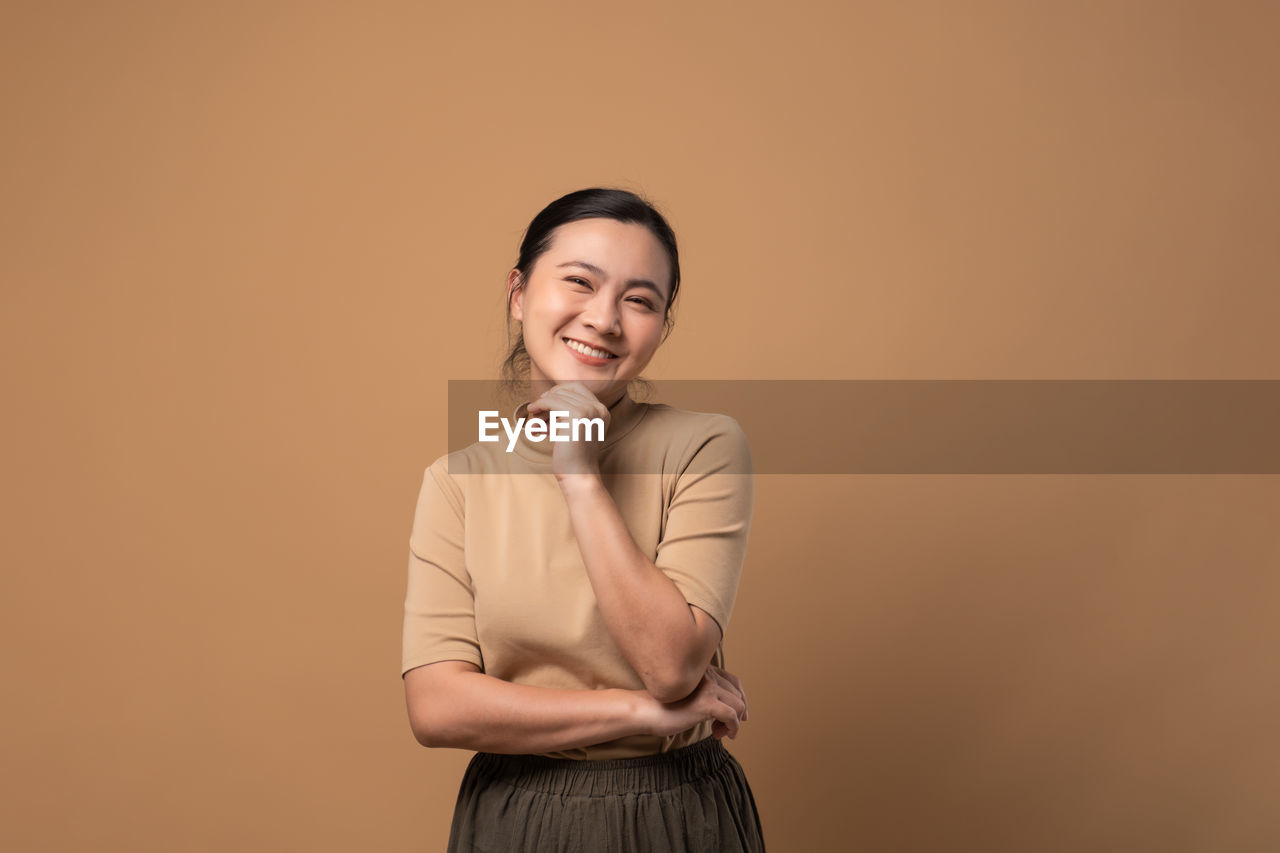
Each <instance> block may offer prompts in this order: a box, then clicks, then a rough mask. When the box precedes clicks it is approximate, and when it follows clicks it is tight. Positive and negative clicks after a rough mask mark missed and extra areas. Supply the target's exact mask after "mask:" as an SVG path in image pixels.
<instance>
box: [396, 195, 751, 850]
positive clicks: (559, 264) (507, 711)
mask: <svg viewBox="0 0 1280 853" xmlns="http://www.w3.org/2000/svg"><path fill="white" fill-rule="evenodd" d="M679 282H680V268H679V261H678V255H677V251H676V242H675V235H674V234H673V233H672V231H671V228H670V227H669V226H668V224H667V222H666V221H665V219H663V217H662V216H661V214H659V213H658V212H657V211H656V210H654V209H653V207H652V206H650V205H649V204H648V203H647V202H645V201H644V200H643V199H641V198H639V197H638V196H636V195H634V194H632V193H630V192H626V191H623V190H613V189H588V190H580V191H578V192H574V193H570V194H569V195H566V196H564V197H563V198H560V199H558V200H556V201H554V202H552V203H551V204H550V205H548V206H547V207H546V208H545V209H544V210H543V211H542V212H540V213H539V214H538V215H537V216H536V217H535V218H534V219H533V221H532V222H531V223H530V225H529V228H528V229H527V231H526V233H525V237H524V240H523V242H522V244H521V248H520V257H519V259H518V260H517V262H516V266H515V268H514V269H512V270H511V272H510V274H509V275H508V278H507V310H508V316H509V317H511V318H514V319H515V321H516V322H517V323H518V324H519V331H520V333H519V335H518V336H517V338H518V340H517V342H516V345H515V347H514V348H513V349H512V351H511V352H510V353H509V354H508V358H507V362H506V364H505V365H504V371H505V372H506V373H507V376H508V378H509V379H510V378H519V379H527V381H528V388H529V398H528V402H527V403H524V404H522V405H521V406H520V407H518V409H517V410H516V412H515V413H514V416H513V417H511V418H509V419H508V422H509V423H519V418H526V419H527V420H526V423H530V422H532V421H533V420H540V421H542V422H544V423H545V422H546V421H547V419H548V413H550V412H553V411H554V412H563V413H567V415H566V418H567V419H572V418H599V419H600V421H601V422H602V423H603V424H604V430H603V438H600V437H599V435H596V436H592V437H591V439H590V440H588V439H586V438H582V439H580V440H578V441H569V442H566V441H559V442H552V441H546V440H541V441H540V440H538V439H537V437H536V435H533V434H531V432H521V433H520V434H519V437H518V439H517V440H515V441H513V442H508V441H507V440H506V438H505V437H504V438H503V439H502V440H501V441H498V442H479V441H478V442H477V443H475V444H473V445H471V446H470V447H468V448H466V449H465V450H463V451H459V452H458V453H454V454H451V455H449V456H444V457H441V458H440V459H437V460H436V461H435V462H434V463H432V465H431V466H430V467H429V468H428V469H427V471H426V474H425V476H424V478H423V485H422V490H421V493H420V495H419V498H418V505H417V509H416V512H415V516H414V524H413V532H412V534H411V536H410V557H409V579H408V588H407V593H406V598H405V621H404V649H403V651H404V654H403V661H402V672H403V676H404V683H405V696H406V702H407V705H408V711H409V719H410V724H411V726H412V729H413V732H414V736H415V737H416V738H417V740H418V741H419V742H420V743H422V744H423V745H424V746H431V747H455V748H460V749H470V750H475V751H476V752H477V754H476V756H475V757H474V758H473V759H472V761H471V763H470V765H469V766H468V768H467V772H466V775H465V777H464V779H463V781H462V786H461V790H460V791H459V795H458V801H457V804H456V807H455V812H454V819H453V826H452V830H451V832H450V839H449V850H451V851H471V850H477V851H478V850H502V851H507V850H530V851H533V850H537V851H550V850H555V851H560V850H575V851H577V850H583V851H596V850H628V851H631V850H635V851H640V850H653V851H663V852H664V853H673V851H684V850H688V851H721V850H724V851H731V850H732V851H738V850H743V851H758V850H763V849H764V842H763V839H762V834H761V828H760V821H759V817H758V815H757V813H756V808H755V802H754V798H753V796H752V793H751V789H750V787H749V786H748V784H747V780H746V777H745V776H744V774H743V771H742V768H741V766H740V765H739V764H738V762H737V761H736V760H735V759H734V758H733V756H732V755H731V754H730V753H729V752H728V751H727V750H725V749H724V747H723V746H722V744H721V742H720V739H721V738H723V737H725V736H726V735H727V736H729V737H736V736H737V734H738V732H739V729H740V726H741V723H742V721H743V720H745V719H746V718H747V714H748V712H747V700H746V696H745V694H744V692H743V690H742V685H741V683H740V682H739V680H738V679H737V678H736V677H735V676H733V675H732V674H731V673H729V672H727V671H725V670H724V668H723V663H724V659H723V647H722V637H723V628H724V627H725V626H726V625H727V624H728V619H729V615H730V612H731V610H732V607H733V602H734V598H735V596H736V593H737V587H738V578H739V575H740V573H741V569H742V562H743V558H744V555H745V552H746V541H747V533H748V529H749V526H750V519H751V506H752V499H753V489H752V481H751V459H750V450H749V448H748V446H747V442H746V438H745V436H744V434H743V433H742V430H741V428H740V427H739V426H738V424H737V422H736V421H734V420H733V419H732V418H729V417H726V416H724V415H718V414H703V413H699V412H686V411H682V410H679V409H674V408H672V407H670V406H666V405H650V404H645V403H638V402H636V401H634V400H632V399H631V397H630V396H629V395H628V393H627V390H628V385H629V384H630V383H631V381H632V380H634V379H635V378H636V377H637V376H639V374H640V372H641V371H642V370H643V369H644V368H645V366H646V365H647V364H648V363H649V360H650V359H651V358H652V357H653V354H654V353H655V352H656V350H657V348H658V346H659V344H660V343H661V342H662V340H663V339H664V337H665V333H666V332H667V331H669V329H670V319H671V307H672V303H673V302H674V300H675V297H676V293H677V290H678V287H679ZM526 371H527V376H526V375H525V373H526Z"/></svg>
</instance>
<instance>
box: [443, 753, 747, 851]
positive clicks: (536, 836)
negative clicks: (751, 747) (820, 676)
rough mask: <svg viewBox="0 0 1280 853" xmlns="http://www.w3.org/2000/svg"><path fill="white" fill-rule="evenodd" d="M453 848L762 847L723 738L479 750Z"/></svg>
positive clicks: (458, 810) (462, 796) (463, 790)
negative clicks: (554, 752)
mask: <svg viewBox="0 0 1280 853" xmlns="http://www.w3.org/2000/svg"><path fill="white" fill-rule="evenodd" d="M448 849H449V853H516V851H519V853H551V851H556V853H559V851H589V853H595V851H617V853H695V851H696V853H721V852H722V851H723V853H739V851H741V853H762V851H763V850H764V836H763V832H762V831H761V828H760V816H759V815H758V814H757V812H756V803H755V797H754V796H753V795H752V793H751V786H750V785H748V784H747V777H746V774H745V773H744V772H743V770H742V766H741V765H740V764H739V763H738V761H737V759H735V758H734V757H733V755H732V754H731V753H730V752H729V751H728V750H727V749H725V748H724V745H723V744H722V743H721V742H720V741H719V740H718V739H716V738H707V739H706V740H703V741H700V742H698V743H696V744H693V745H692V746H687V747H684V748H683V749H677V750H672V751H671V752H663V753H659V754H657V755H645V756H640V757H638V758H619V759H613V760H610V761H590V760H577V759H571V758H547V757H545V756H537V755H497V754H493V753H486V752H480V753H476V755H475V757H474V758H472V759H471V763H470V764H468V765H467V772H466V774H465V775H464V776H463V779H462V785H461V787H460V788H459V791H458V802H457V805H456V806H455V808H454V813H453V825H452V827H451V829H450V832H449V848H448Z"/></svg>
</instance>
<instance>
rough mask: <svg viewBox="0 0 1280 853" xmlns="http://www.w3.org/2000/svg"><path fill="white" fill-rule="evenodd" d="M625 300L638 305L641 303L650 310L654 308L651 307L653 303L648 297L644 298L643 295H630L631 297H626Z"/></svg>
mask: <svg viewBox="0 0 1280 853" xmlns="http://www.w3.org/2000/svg"><path fill="white" fill-rule="evenodd" d="M627 301H628V302H635V303H636V304H638V305H643V306H644V307H645V308H648V309H649V310H650V311H652V310H654V308H653V303H652V302H650V301H649V300H648V299H645V298H643V297H640V296H632V297H631V298H630V299H628V300H627Z"/></svg>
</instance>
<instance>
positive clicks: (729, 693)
mask: <svg viewBox="0 0 1280 853" xmlns="http://www.w3.org/2000/svg"><path fill="white" fill-rule="evenodd" d="M715 696H716V698H717V699H718V700H719V701H720V702H721V703H723V704H725V705H728V706H729V707H730V708H732V709H733V713H734V716H735V717H736V718H737V719H738V720H741V719H743V716H744V715H745V714H746V712H747V703H746V702H745V701H744V700H743V698H742V695H741V694H740V693H738V691H737V690H734V689H733V688H732V687H730V686H727V685H726V686H724V687H717V688H716V689H715Z"/></svg>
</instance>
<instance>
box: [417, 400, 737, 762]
mask: <svg viewBox="0 0 1280 853" xmlns="http://www.w3.org/2000/svg"><path fill="white" fill-rule="evenodd" d="M526 409H527V404H522V405H521V406H520V407H519V408H518V409H517V411H516V413H515V415H514V417H524V416H525V415H526ZM512 419H513V420H514V418H512ZM499 433H500V434H501V430H499ZM553 447H554V445H553V444H552V443H551V442H549V441H545V440H544V441H541V442H533V441H530V440H529V439H528V438H527V437H525V436H524V435H523V434H522V435H521V437H520V439H519V440H518V442H517V443H516V445H515V447H514V449H513V450H512V451H511V452H508V451H507V449H506V448H507V438H506V436H505V435H504V434H502V435H501V440H500V441H498V442H496V443H489V442H476V443H474V444H472V445H471V446H470V447H468V448H466V449H465V450H460V451H458V452H456V453H453V454H449V455H446V456H442V457H440V458H439V459H437V460H436V461H435V462H433V463H432V464H431V465H430V466H429V467H428V468H427V470H426V472H425V475H424V477H423V482H422V490H421V492H420V494H419V497H418V504H417V509H416V511H415V514H414V520H413V531H412V533H411V535H410V537H409V579H408V587H407V592H406V596H405V610H404V644H403V656H402V661H401V664H402V667H401V672H402V674H403V673H405V672H408V671H409V670H410V669H413V668H414V667H417V666H422V665H423V664H428V663H435V662H437V661H442V660H462V661H470V662H471V663H474V664H475V665H476V666H479V667H480V668H481V669H482V670H483V671H484V672H486V673H488V674H489V675H492V676H495V677H497V678H500V679H503V680H504V681H510V682H514V683H517V684H530V685H535V686H542V687H555V688H560V689H574V690H600V689H604V688H609V687H621V688H627V689H636V690H639V689H643V688H644V684H643V682H642V681H641V679H640V677H639V675H637V674H636V672H635V670H633V669H632V668H631V665H630V664H629V663H628V662H627V660H626V658H625V657H624V656H623V655H622V652H621V651H620V650H619V648H618V646H617V644H616V643H614V641H613V638H612V637H611V636H610V635H609V631H608V628H607V627H606V626H605V623H604V621H603V619H602V618H601V616H600V611H599V609H598V607H597V605H596V597H595V593H594V591H593V590H592V588H591V581H590V578H589V577H588V576H587V571H586V567H585V565H584V564H583V560H582V555H581V553H580V552H579V550H578V543H577V539H576V537H575V536H574V533H573V526H572V524H571V522H570V519H569V512H568V507H567V505H566V503H565V500H564V497H563V496H562V495H561V492H560V488H559V486H558V485H557V484H556V480H555V477H554V475H553V474H552V473H551V453H552V449H553ZM600 470H601V475H602V478H603V480H604V484H605V487H606V489H607V490H608V491H609V493H610V495H612V496H613V499H614V501H615V502H616V503H617V505H618V509H619V511H620V512H621V514H622V517H623V518H624V519H626V522H627V527H628V529H629V530H630V531H631V535H632V537H633V538H634V539H635V541H636V544H637V545H638V546H639V547H640V550H641V551H642V552H644V553H646V554H648V555H649V556H650V558H651V559H652V560H653V561H654V564H655V565H656V566H657V567H658V568H659V569H661V570H662V572H663V573H664V574H666V575H667V577H669V578H671V580H672V581H673V582H674V583H675V585H676V587H677V588H678V589H679V590H680V591H681V592H682V593H683V594H684V597H685V600H686V601H688V602H689V603H690V604H693V605H696V606H697V607H700V608H701V609H703V610H705V611H706V612H707V613H708V614H710V615H711V617H712V618H714V619H715V620H716V622H718V623H719V624H720V627H721V628H722V629H723V630H725V632H726V634H727V629H728V625H729V616H730V614H731V613H732V611H733V603H734V599H735V598H736V596H737V591H738V579H739V577H740V576H741V573H742V563H743V559H744V557H745V555H746V548H747V534H748V531H749V528H750V525H751V512H752V502H753V498H754V488H753V482H752V476H751V470H752V469H751V451H750V448H749V446H748V444H747V439H746V435H745V434H744V433H743V431H742V428H741V427H740V426H739V425H738V422H737V421H735V420H734V419H733V418H731V417H729V416H727V415H719V414H706V413H701V412H689V411H683V410H680V409H675V408H672V407H670V406H667V405H664V404H649V403H638V402H636V401H634V400H632V399H631V398H630V396H623V397H622V399H621V400H619V401H618V402H617V403H615V404H614V406H613V407H612V408H611V409H610V423H609V427H608V430H607V431H606V434H605V439H604V442H603V445H602V446H601V450H600ZM712 663H715V664H716V665H717V666H723V665H724V646H723V643H721V645H720V646H719V647H718V648H717V649H716V652H715V656H714V657H713V659H712ZM710 734H711V723H710V722H704V723H700V724H699V725H698V726H696V727H694V728H692V729H689V730H688V731H685V732H681V733H680V734H677V735H674V736H672V737H657V736H646V735H635V736H631V737H625V738H620V739H617V740H613V741H608V742H606V743H601V744H596V745H594V746H589V747H585V748H581V749H572V750H567V751H564V752H555V753H545V754H547V755H551V756H555V757H561V758H581V759H611V758H630V757H633V756H638V755H649V754H653V753H658V752H667V751H669V750H673V749H678V748H680V747H684V746H688V745H690V744H693V743H696V742H697V741H699V740H702V739H703V738H705V737H708V736H709V735H710Z"/></svg>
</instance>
